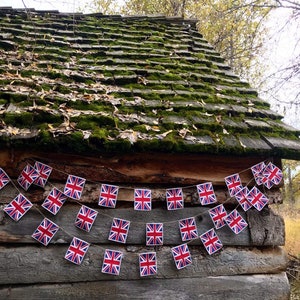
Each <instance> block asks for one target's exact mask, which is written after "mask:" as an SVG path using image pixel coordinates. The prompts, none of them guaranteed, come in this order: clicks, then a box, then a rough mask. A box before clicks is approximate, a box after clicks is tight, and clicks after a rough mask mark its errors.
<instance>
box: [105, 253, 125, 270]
mask: <svg viewBox="0 0 300 300" xmlns="http://www.w3.org/2000/svg"><path fill="white" fill-rule="evenodd" d="M122 258H123V253H122V252H121V251H116V250H110V249H106V250H105V253H104V259H103V264H102V270H101V272H102V273H106V274H111V275H119V274H120V269H121V262H122Z"/></svg>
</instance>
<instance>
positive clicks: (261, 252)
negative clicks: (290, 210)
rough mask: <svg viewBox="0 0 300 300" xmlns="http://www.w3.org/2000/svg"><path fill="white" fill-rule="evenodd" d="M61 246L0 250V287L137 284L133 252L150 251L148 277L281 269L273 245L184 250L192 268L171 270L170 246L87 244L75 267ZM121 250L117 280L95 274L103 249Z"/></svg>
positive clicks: (280, 252) (282, 257)
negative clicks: (152, 268)
mask: <svg viewBox="0 0 300 300" xmlns="http://www.w3.org/2000/svg"><path fill="white" fill-rule="evenodd" d="M67 248H68V246H67V245H51V246H48V247H43V246H37V245H36V246H26V247H9V248H5V247H0V250H1V258H0V282H1V284H36V283H50V282H52V283H56V282H61V283H67V282H84V281H102V280H104V281H106V280H139V279H141V280H142V277H140V274H139V263H138V254H139V253H144V252H149V251H156V255H157V268H158V274H157V275H155V276H152V277H154V278H161V279H163V278H165V279H167V278H168V279H171V278H178V277H180V278H189V277H190V278H192V277H197V278H203V277H206V276H221V275H224V276H225V275H226V276H227V275H231V276H233V275H242V274H268V273H269V274H271V273H272V274H274V273H278V272H281V271H283V270H285V268H286V265H287V258H286V255H285V253H284V251H283V250H282V249H281V248H279V247H274V248H272V247H271V248H264V249H259V248H233V247H225V248H224V249H222V250H221V251H220V252H218V253H215V254H214V255H211V256H210V255H208V254H207V252H206V251H205V250H204V249H203V248H201V247H198V246H189V250H190V253H191V257H192V265H190V266H188V267H186V268H184V269H181V270H177V269H176V266H175V263H174V260H173V257H172V254H171V247H167V246H163V247H160V248H154V247H143V246H132V245H127V246H125V245H124V246H119V245H114V246H112V245H103V246H99V245H92V246H90V247H89V250H88V252H87V254H86V256H85V258H84V261H83V263H82V264H81V265H80V266H78V265H74V264H72V263H71V262H69V261H67V260H66V259H64V255H65V253H66V251H67ZM107 248H108V249H114V250H119V251H122V252H123V259H122V264H121V271H120V275H119V276H113V275H107V274H103V273H102V272H101V266H102V263H103V256H104V251H105V249H107Z"/></svg>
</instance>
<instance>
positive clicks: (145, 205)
mask: <svg viewBox="0 0 300 300" xmlns="http://www.w3.org/2000/svg"><path fill="white" fill-rule="evenodd" d="M134 209H135V210H143V211H149V210H151V190H147V189H135V190H134Z"/></svg>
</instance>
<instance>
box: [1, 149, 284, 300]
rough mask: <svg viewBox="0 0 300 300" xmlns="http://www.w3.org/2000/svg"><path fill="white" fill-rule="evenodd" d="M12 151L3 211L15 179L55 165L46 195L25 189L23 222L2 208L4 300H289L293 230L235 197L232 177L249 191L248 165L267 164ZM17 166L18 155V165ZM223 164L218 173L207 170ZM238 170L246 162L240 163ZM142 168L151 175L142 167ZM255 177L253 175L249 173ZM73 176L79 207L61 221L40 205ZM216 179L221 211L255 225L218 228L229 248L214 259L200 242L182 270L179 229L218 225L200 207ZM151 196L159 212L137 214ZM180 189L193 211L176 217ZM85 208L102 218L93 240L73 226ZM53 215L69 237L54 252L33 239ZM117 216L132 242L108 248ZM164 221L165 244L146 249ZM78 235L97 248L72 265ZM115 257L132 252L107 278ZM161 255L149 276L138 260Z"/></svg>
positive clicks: (62, 235)
mask: <svg viewBox="0 0 300 300" xmlns="http://www.w3.org/2000/svg"><path fill="white" fill-rule="evenodd" d="M8 156H9V153H3V155H2V156H1V166H2V167H3V169H5V170H6V171H7V173H8V174H9V175H10V176H11V178H12V180H13V182H14V183H15V185H13V184H8V185H7V186H6V187H5V188H3V189H2V190H1V191H0V196H1V197H0V201H1V205H2V207H4V205H5V204H7V203H8V202H9V201H10V200H11V199H13V198H14V197H15V196H16V195H17V194H18V192H19V191H18V188H19V187H18V186H17V183H16V178H17V176H18V174H19V173H20V171H21V170H22V169H23V167H24V165H26V164H27V163H28V162H29V163H33V161H34V160H38V161H43V162H45V163H47V164H48V165H50V166H52V167H54V170H53V172H52V174H51V177H50V179H49V182H48V184H47V185H46V186H45V188H39V187H34V186H32V187H30V189H29V190H28V191H23V190H22V191H21V192H22V194H24V195H25V196H26V197H27V198H28V199H29V200H30V201H31V202H32V203H33V207H32V208H31V209H30V210H29V211H28V212H27V213H26V215H24V217H22V218H21V219H20V220H19V221H18V222H15V221H13V220H12V219H11V218H10V217H9V216H8V215H7V214H5V212H4V211H3V210H2V209H1V210H0V249H1V250H0V252H1V255H0V283H1V286H0V298H1V299H18V298H21V297H22V298H24V297H25V298H26V299H42V298H50V297H54V298H57V299H69V298H72V297H73V298H74V297H75V298H76V299H81V298H90V299H95V298H98V299H102V298H103V299H126V298H130V299H162V298H164V299H174V298H176V297H177V298H179V299H223V298H226V299H270V300H271V299H272V300H273V299H288V295H289V284H288V280H287V277H286V274H285V269H286V265H287V258H286V256H285V253H284V251H283V250H282V248H281V246H282V245H284V222H283V220H282V218H281V217H280V216H278V215H276V214H274V213H273V211H272V209H271V208H270V206H269V207H265V208H264V209H263V210H262V211H257V210H256V209H254V208H252V209H250V210H248V211H247V212H244V211H243V210H242V209H241V208H237V202H236V201H235V200H234V199H231V198H230V197H229V195H228V190H227V188H226V186H225V185H224V177H225V176H227V175H230V174H232V173H238V172H240V171H243V172H241V173H240V174H241V178H243V182H244V183H249V182H251V176H252V175H251V172H249V170H248V169H249V167H251V166H252V165H253V164H255V163H257V162H259V161H258V158H256V159H255V158H249V159H247V160H245V159H243V160H242V159H240V160H239V159H237V158H230V157H227V160H226V161H224V160H223V162H222V160H221V158H217V157H210V156H205V157H204V156H196V155H195V156H193V155H188V156H186V157H185V158H183V157H181V159H180V160H178V157H177V156H174V155H171V154H169V155H167V154H164V155H163V154H160V157H159V158H158V157H157V156H156V159H155V160H154V157H151V155H145V156H141V155H140V156H139V155H137V156H132V157H131V158H130V157H129V156H127V155H126V156H125V155H123V156H122V155H119V156H118V157H112V156H111V157H108V156H107V157H101V158H97V159H96V158H82V157H79V156H72V157H71V156H67V155H55V156H54V155H53V157H52V156H51V155H47V157H46V156H45V155H44V154H40V153H28V154H26V153H25V152H22V153H17V152H16V153H14V157H13V159H7V158H8ZM10 158H11V157H10ZM212 161H215V163H214V167H213V168H212V166H211V165H210V164H209V163H207V162H212ZM233 161H235V162H237V161H238V162H239V163H238V164H237V163H233ZM141 166H142V167H141ZM244 170H246V171H244ZM67 174H76V175H77V176H81V177H83V178H86V179H87V183H86V186H85V189H84V191H83V194H82V197H81V199H80V201H73V200H71V199H68V200H67V201H66V203H65V204H64V205H63V206H62V208H61V209H60V211H59V213H58V214H57V215H52V214H50V213H49V212H48V211H46V210H45V209H43V208H42V207H41V203H42V202H43V201H44V199H45V197H46V195H47V194H48V193H49V190H50V189H51V187H53V186H56V187H58V188H60V189H63V185H64V184H65V181H66V177H67ZM205 180H206V181H207V180H210V181H211V182H213V184H214V188H215V190H216V195H217V199H218V202H219V203H223V204H224V206H225V207H226V210H227V211H228V212H229V211H231V210H233V209H235V208H237V209H238V211H239V213H240V214H241V215H242V217H243V218H244V219H245V220H246V222H247V224H248V226H247V228H246V229H245V230H243V231H242V232H240V233H239V234H234V233H233V232H232V231H231V230H230V228H229V227H227V226H225V227H223V228H221V229H219V230H217V234H218V236H219V239H220V240H221V241H222V244H223V247H222V249H221V250H220V251H218V252H216V253H214V254H212V255H209V254H208V253H207V251H206V250H205V248H204V247H203V244H202V242H201V241H200V239H199V238H198V239H195V240H192V241H190V242H188V243H187V244H188V247H189V250H190V254H191V258H192V264H190V265H189V266H187V267H185V268H182V269H180V270H178V269H177V268H176V265H175V263H174V259H173V257H172V251H171V249H172V248H173V247H175V246H178V245H180V244H182V243H183V242H182V239H181V235H180V231H179V227H178V221H179V220H181V219H184V218H189V217H195V220H196V225H197V228H198V233H199V235H200V234H201V233H204V232H206V231H207V230H209V229H211V228H212V227H213V226H214V224H213V222H212V220H211V218H210V216H209V214H208V209H209V208H211V206H208V207H206V206H203V205H200V204H199V203H197V199H196V190H195V186H194V185H195V184H197V183H202V182H204V181H205ZM104 182H109V183H110V184H115V185H118V186H120V187H122V188H120V192H119V195H118V201H117V206H116V208H114V209H110V208H103V207H100V206H98V199H99V188H100V183H104ZM141 186H142V187H143V188H148V189H151V191H152V193H153V203H152V210H151V211H147V212H144V211H136V210H134V209H133V189H134V188H135V187H141ZM176 186H181V187H183V193H184V205H185V207H184V209H180V210H171V211H170V210H167V207H166V201H165V198H164V191H165V189H166V188H170V187H176ZM278 195H279V191H278V188H275V189H271V190H269V191H268V197H269V200H270V203H271V204H272V203H275V202H278V201H280V199H279V196H278ZM81 205H87V206H88V207H91V208H93V209H95V210H97V211H98V216H97V218H96V220H95V222H94V224H93V227H92V229H91V231H90V232H86V231H83V230H81V229H79V228H77V227H76V226H74V222H75V219H76V215H77V213H78V211H79V209H80V207H81ZM44 217H46V218H48V219H50V220H52V221H53V222H54V223H56V224H57V225H58V226H59V227H60V229H59V231H58V232H57V233H56V234H55V236H54V237H53V238H52V240H51V242H50V244H49V245H48V246H47V247H45V246H43V245H41V244H40V243H38V242H37V241H36V240H35V239H33V238H32V233H33V232H34V230H35V229H36V228H37V226H38V225H39V224H40V222H41V220H42V219H43V218H44ZM113 218H120V219H125V220H129V221H130V230H129V233H128V237H127V240H126V243H124V244H120V243H116V242H113V241H110V240H108V236H109V233H110V228H111V224H112V220H113ZM149 222H153V223H158V222H160V223H163V224H164V238H163V245H161V246H152V247H151V246H146V237H145V226H146V223H149ZM73 237H77V238H79V239H82V240H84V241H87V242H88V243H90V247H89V249H88V251H87V253H86V255H85V257H84V259H83V262H82V263H81V264H80V265H75V264H72V263H70V262H69V261H68V260H66V259H65V258H64V256H65V254H66V250H67V248H68V247H69V245H70V242H71V240H72V238H73ZM106 249H113V250H116V251H120V252H122V253H123V258H122V264H121V268H120V273H119V275H118V276H113V275H110V274H104V273H102V272H101V267H102V263H103V257H104V253H105V250H106ZM145 252H155V253H156V256H157V274H156V275H152V276H141V275H140V270H139V254H140V253H145Z"/></svg>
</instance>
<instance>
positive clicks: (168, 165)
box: [0, 150, 281, 186]
mask: <svg viewBox="0 0 300 300" xmlns="http://www.w3.org/2000/svg"><path fill="white" fill-rule="evenodd" d="M265 159H268V158H267V157H259V156H241V157H237V156H229V155H228V156H221V155H199V154H184V153H182V154H168V153H131V154H124V155H122V154H119V155H114V154H111V155H107V154H106V155H103V156H99V157H83V156H79V155H68V154H63V153H51V152H49V153H47V154H45V153H33V152H25V151H14V150H10V151H8V150H2V151H1V152H0V166H1V167H2V168H4V169H5V170H6V171H7V173H8V174H9V175H10V176H12V177H17V176H18V175H19V173H20V171H21V170H22V168H23V167H24V165H25V164H26V163H27V162H31V163H34V162H35V161H36V160H38V161H41V162H44V163H46V164H49V165H50V166H52V167H53V168H55V169H57V170H59V171H62V172H64V173H62V172H57V171H54V172H53V174H52V175H51V178H52V180H65V179H66V174H74V175H77V176H81V177H84V178H86V179H88V180H91V181H99V182H118V183H125V182H126V183H135V184H136V183H158V184H167V185H171V184H176V185H189V184H198V183H203V182H208V181H211V182H213V183H214V184H216V185H221V186H224V178H225V177H226V176H228V175H231V174H234V173H240V176H241V179H242V181H243V183H244V184H247V183H249V182H251V180H252V179H253V177H252V174H251V171H250V170H249V168H250V167H251V166H253V165H255V164H257V163H259V162H261V161H263V160H265ZM274 162H275V163H276V164H277V165H278V166H281V162H280V160H279V159H275V161H274Z"/></svg>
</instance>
